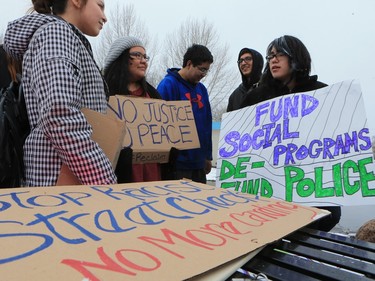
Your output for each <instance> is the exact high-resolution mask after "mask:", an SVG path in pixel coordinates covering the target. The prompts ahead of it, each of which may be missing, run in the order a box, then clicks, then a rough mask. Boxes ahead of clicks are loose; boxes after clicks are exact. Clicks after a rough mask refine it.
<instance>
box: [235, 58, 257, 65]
mask: <svg viewBox="0 0 375 281" xmlns="http://www.w3.org/2000/svg"><path fill="white" fill-rule="evenodd" d="M252 60H253V58H252V57H245V58H243V59H239V60H238V61H237V63H238V64H241V63H243V62H245V63H249V62H251V61H252Z"/></svg>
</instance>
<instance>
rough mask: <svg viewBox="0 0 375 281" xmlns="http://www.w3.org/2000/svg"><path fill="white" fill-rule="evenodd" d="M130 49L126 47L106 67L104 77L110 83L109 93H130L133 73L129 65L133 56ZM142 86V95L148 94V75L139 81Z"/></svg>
mask: <svg viewBox="0 0 375 281" xmlns="http://www.w3.org/2000/svg"><path fill="white" fill-rule="evenodd" d="M129 51H130V49H126V50H125V51H123V52H122V54H121V55H120V56H119V57H118V58H117V59H116V60H115V61H114V62H112V63H111V64H110V65H109V66H108V67H107V68H106V69H105V72H104V73H103V74H104V79H105V81H106V82H107V84H108V88H109V94H110V95H111V96H113V95H130V92H129V90H128V85H129V83H130V77H131V74H130V72H129V65H130V63H131V58H130V55H129ZM137 82H138V83H139V84H140V85H141V88H142V90H143V91H142V96H146V92H147V83H146V77H143V78H142V79H140V80H139V81H137Z"/></svg>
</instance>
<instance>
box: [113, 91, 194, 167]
mask: <svg viewBox="0 0 375 281" xmlns="http://www.w3.org/2000/svg"><path fill="white" fill-rule="evenodd" d="M108 107H109V108H108V114H109V115H111V116H115V117H116V118H118V119H120V120H121V121H122V122H123V123H124V126H125V127H126V133H127V134H126V136H125V139H124V142H123V147H131V148H132V149H133V163H166V162H168V155H169V151H170V149H171V147H175V148H178V149H191V148H199V146H200V144H199V139H198V134H197V129H196V126H195V121H194V115H193V111H192V108H191V104H190V101H164V100H159V99H149V98H139V97H132V96H121V95H117V96H112V97H111V98H110V100H109V104H108Z"/></svg>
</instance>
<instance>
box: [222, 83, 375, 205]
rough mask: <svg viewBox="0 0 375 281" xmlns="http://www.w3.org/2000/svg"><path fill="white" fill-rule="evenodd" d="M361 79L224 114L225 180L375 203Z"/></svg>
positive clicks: (278, 193)
mask: <svg viewBox="0 0 375 281" xmlns="http://www.w3.org/2000/svg"><path fill="white" fill-rule="evenodd" d="M373 162H374V158H373V152H372V145H371V135H370V132H369V129H368V126H367V119H366V114H365V108H364V103H363V99H362V93H361V88H360V85H359V83H358V81H356V80H353V81H344V82H341V83H337V84H334V85H330V86H328V87H325V88H322V89H318V90H316V91H311V92H305V93H297V94H290V95H286V96H281V97H278V98H275V99H272V100H266V101H264V102H261V103H258V104H256V105H254V106H250V107H247V108H243V109H241V110H237V111H234V112H229V113H226V114H224V116H223V120H222V124H221V131H220V140H219V145H218V162H217V180H216V185H217V187H221V188H225V189H229V190H236V191H242V192H244V193H250V194H258V195H261V196H265V197H273V198H278V199H283V200H286V201H289V202H296V203H303V204H307V205H311V206H327V205H366V204H374V203H375V175H374V171H375V169H374V168H375V166H374V163H373Z"/></svg>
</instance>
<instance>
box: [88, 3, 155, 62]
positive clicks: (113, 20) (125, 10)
mask: <svg viewBox="0 0 375 281" xmlns="http://www.w3.org/2000/svg"><path fill="white" fill-rule="evenodd" d="M124 36H134V37H137V38H138V39H140V40H141V41H142V42H143V44H144V45H145V47H146V49H147V48H148V47H150V48H152V47H151V38H150V36H149V33H148V30H147V28H146V27H145V26H144V23H143V22H142V21H141V20H140V19H139V18H138V17H137V15H136V13H135V10H134V5H132V4H129V5H125V6H124V5H120V4H119V3H117V4H116V6H115V8H114V9H113V10H111V11H110V13H109V15H108V22H107V24H105V26H104V29H103V31H102V32H101V33H100V37H99V41H98V42H97V43H96V44H95V45H94V46H93V49H94V56H95V59H96V61H97V63H98V65H99V66H100V67H102V66H103V65H104V60H105V57H106V55H107V52H108V49H109V47H110V46H111V44H112V42H113V41H115V40H116V39H118V38H120V37H124Z"/></svg>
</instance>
